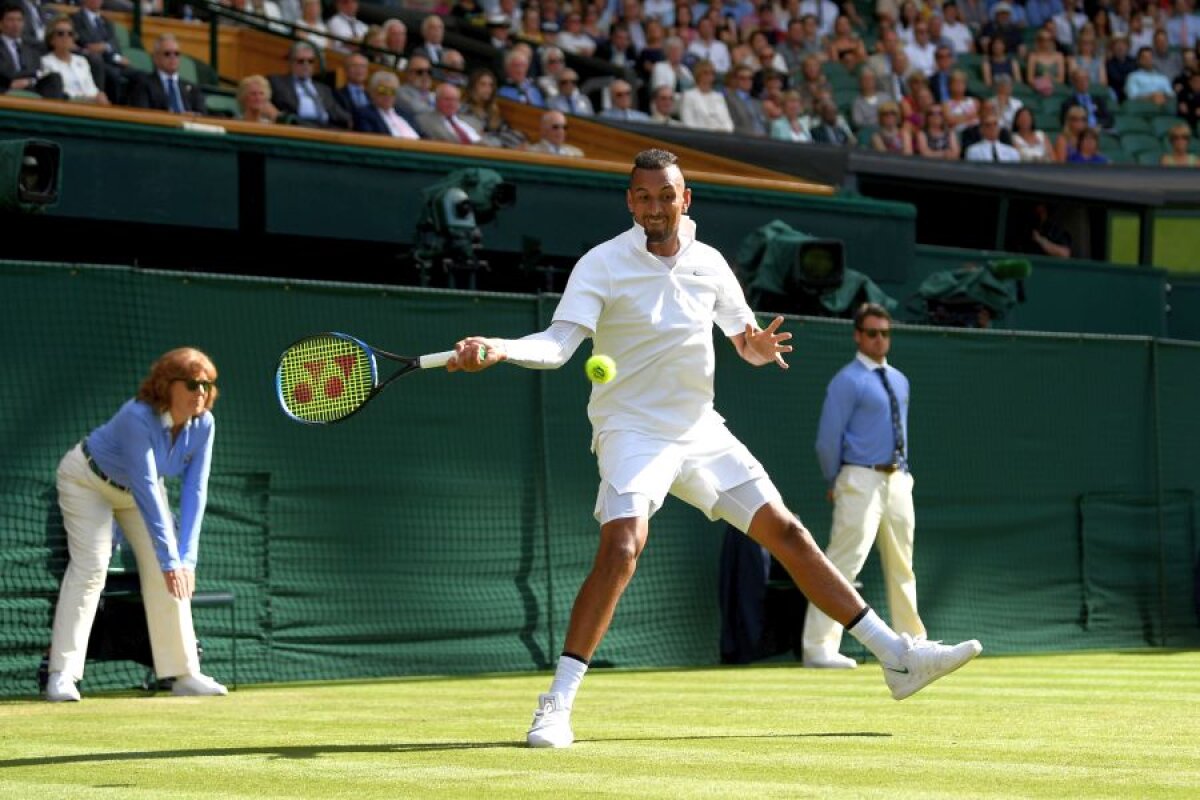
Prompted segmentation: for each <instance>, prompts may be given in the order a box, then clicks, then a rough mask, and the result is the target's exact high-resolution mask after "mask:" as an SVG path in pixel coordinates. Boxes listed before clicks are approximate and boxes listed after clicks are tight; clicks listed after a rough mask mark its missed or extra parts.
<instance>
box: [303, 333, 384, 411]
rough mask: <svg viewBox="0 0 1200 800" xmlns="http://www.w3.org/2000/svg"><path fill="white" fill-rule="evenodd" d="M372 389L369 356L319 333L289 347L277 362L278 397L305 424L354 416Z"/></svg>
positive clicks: (349, 343)
mask: <svg viewBox="0 0 1200 800" xmlns="http://www.w3.org/2000/svg"><path fill="white" fill-rule="evenodd" d="M374 388H375V370H374V364H373V362H372V359H371V356H370V354H369V353H368V352H367V351H366V350H364V349H363V348H362V347H361V346H360V345H359V344H358V343H356V342H354V341H352V340H348V339H341V338H338V337H336V336H329V335H326V334H322V335H320V336H313V337H310V338H308V339H304V340H303V341H300V342H297V343H296V344H294V345H292V346H291V347H289V348H288V350H287V352H286V353H284V354H283V357H282V359H280V363H279V396H280V399H281V400H282V402H283V404H284V406H285V407H286V408H287V410H288V412H289V413H290V414H292V415H293V416H294V417H296V418H297V419H301V420H304V421H306V422H332V421H333V420H337V419H341V418H342V417H345V416H348V415H349V414H351V413H353V412H354V410H355V409H357V408H358V407H359V406H361V405H362V404H363V403H365V402H366V401H367V398H368V397H370V395H371V390H372V389H374Z"/></svg>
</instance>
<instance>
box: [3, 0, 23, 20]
mask: <svg viewBox="0 0 1200 800" xmlns="http://www.w3.org/2000/svg"><path fill="white" fill-rule="evenodd" d="M14 11H17V12H19V13H20V14H21V16H22V17H23V16H25V6H23V5H21V4H20V3H18V2H16V0H12V2H8V3H5V4H4V6H3V7H2V8H0V19H3V18H4V17H7V16H8V15H9V14H11V13H12V12H14Z"/></svg>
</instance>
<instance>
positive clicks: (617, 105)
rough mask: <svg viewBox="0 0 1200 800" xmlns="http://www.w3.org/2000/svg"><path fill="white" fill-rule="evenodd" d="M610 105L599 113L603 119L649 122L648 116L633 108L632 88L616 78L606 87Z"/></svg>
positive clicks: (626, 82)
mask: <svg viewBox="0 0 1200 800" xmlns="http://www.w3.org/2000/svg"><path fill="white" fill-rule="evenodd" d="M608 96H609V97H610V98H611V99H612V105H611V106H609V107H608V108H606V109H604V110H603V111H601V112H600V116H601V117H603V118H604V119H623V120H625V121H627V122H649V121H650V115H649V114H647V113H646V112H645V111H641V110H639V109H636V108H634V107H633V86H631V85H630V84H629V82H628V81H623V80H621V79H620V78H617V79H616V80H614V81H613V82H612V83H610V84H609V85H608Z"/></svg>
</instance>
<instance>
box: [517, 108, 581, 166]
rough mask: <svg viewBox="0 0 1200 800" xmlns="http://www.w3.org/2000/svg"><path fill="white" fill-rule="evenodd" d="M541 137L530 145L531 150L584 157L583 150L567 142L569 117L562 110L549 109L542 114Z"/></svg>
mask: <svg viewBox="0 0 1200 800" xmlns="http://www.w3.org/2000/svg"><path fill="white" fill-rule="evenodd" d="M541 137H542V138H541V139H539V140H538V141H537V143H535V144H533V145H531V146H530V147H529V150H530V152H533V153H550V154H552V155H557V156H569V157H571V158H582V157H583V151H582V150H580V149H579V148H578V147H576V146H575V145H573V144H567V118H566V117H564V116H563V114H562V112H561V111H547V112H546V113H545V114H542V124H541Z"/></svg>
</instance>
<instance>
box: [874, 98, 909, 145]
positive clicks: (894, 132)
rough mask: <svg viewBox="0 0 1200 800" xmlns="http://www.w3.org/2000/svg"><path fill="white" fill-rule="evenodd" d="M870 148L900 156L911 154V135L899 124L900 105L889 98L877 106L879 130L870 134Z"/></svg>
mask: <svg viewBox="0 0 1200 800" xmlns="http://www.w3.org/2000/svg"><path fill="white" fill-rule="evenodd" d="M871 149H872V150H874V151H875V152H877V153H894V154H896V155H902V156H911V155H912V154H913V145H912V137H911V136H909V135H908V131H906V130H905V129H904V128H903V127H902V126H901V125H900V106H899V105H897V104H896V103H895V102H893V101H891V100H888V101H887V102H886V103H884V104H883V105H881V106H880V107H879V130H877V131H875V132H874V133H872V134H871Z"/></svg>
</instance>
